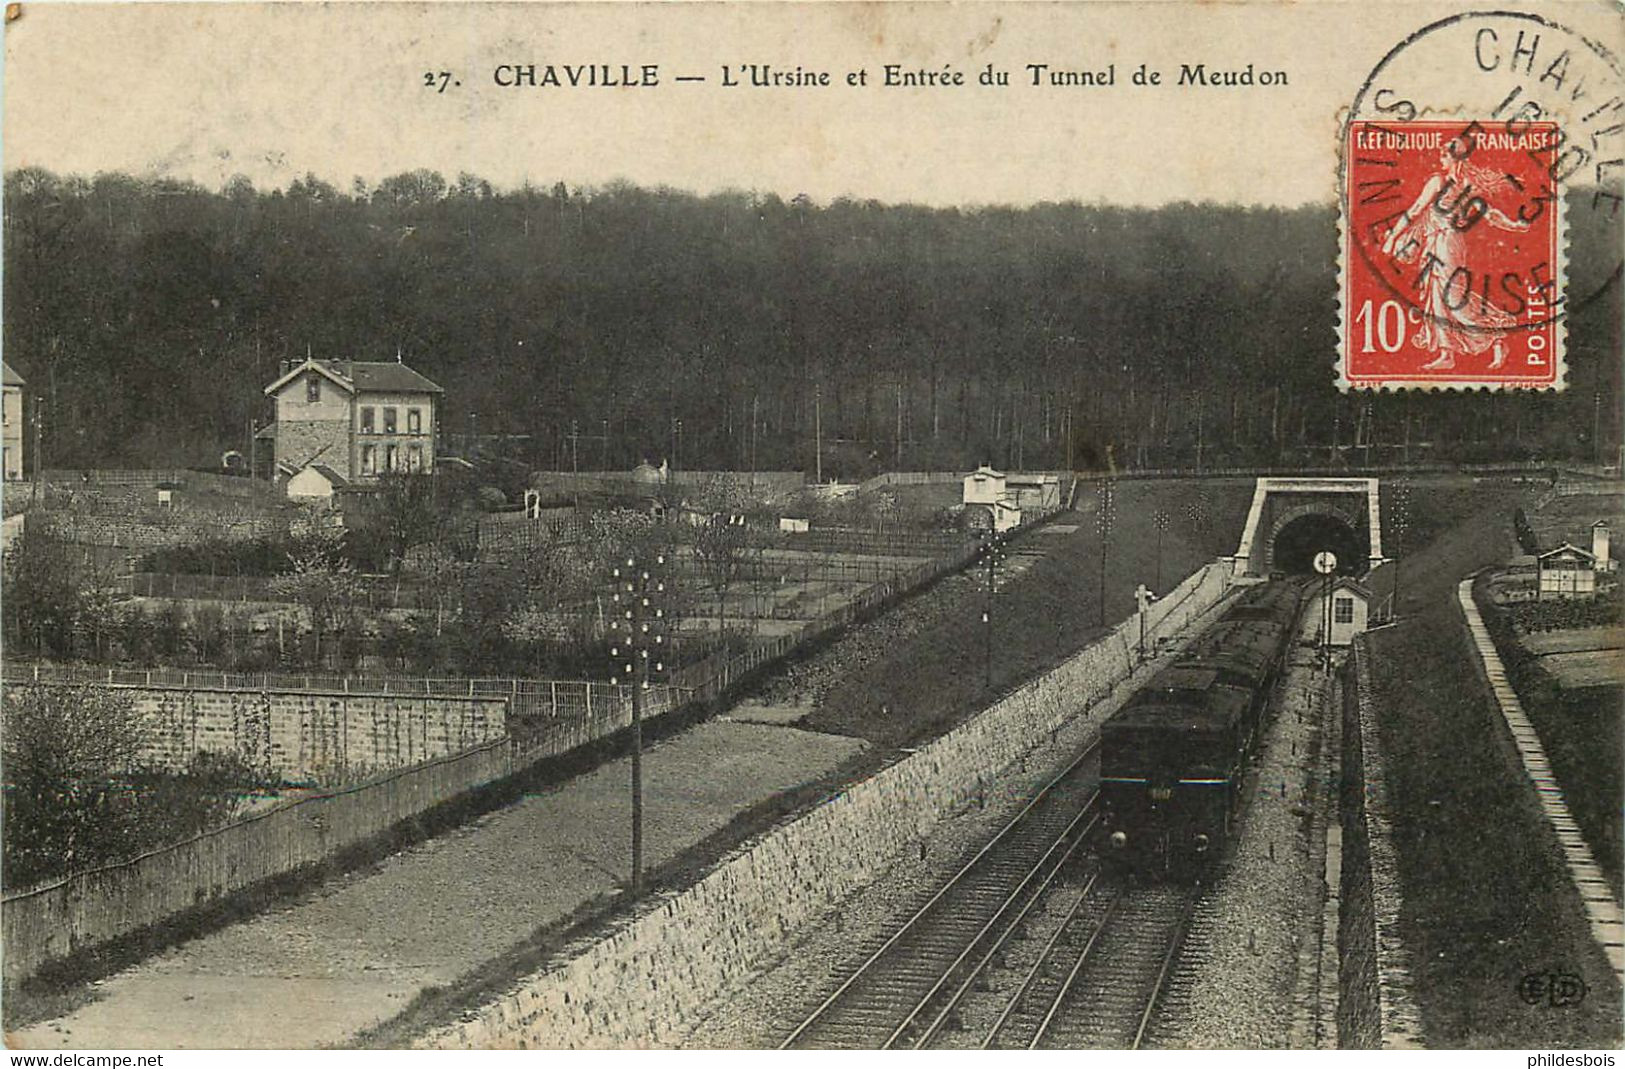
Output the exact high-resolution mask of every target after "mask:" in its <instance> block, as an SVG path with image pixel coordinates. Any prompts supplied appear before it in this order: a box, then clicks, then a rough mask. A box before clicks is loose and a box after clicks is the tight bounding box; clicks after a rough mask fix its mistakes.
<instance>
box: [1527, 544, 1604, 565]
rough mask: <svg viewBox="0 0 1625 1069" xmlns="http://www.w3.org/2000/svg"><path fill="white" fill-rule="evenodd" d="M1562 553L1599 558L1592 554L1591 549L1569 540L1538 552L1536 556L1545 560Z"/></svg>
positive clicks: (1592, 558) (1591, 558) (1586, 557)
mask: <svg viewBox="0 0 1625 1069" xmlns="http://www.w3.org/2000/svg"><path fill="white" fill-rule="evenodd" d="M1561 553H1569V554H1572V555H1574V556H1577V557H1584V558H1585V559H1586V560H1592V561H1594V560H1596V559H1597V558H1596V557H1595V556H1593V555H1592V554H1591V551H1590V550H1586V549H1581V548H1580V547H1579V546H1576V545H1573V544H1572V543H1569V542H1564V543H1563V544H1562V545H1560V546H1557V547H1556V548H1553V549H1548V550H1547V551H1546V552H1544V553H1538V554H1536V558H1537V559H1538V560H1545V559H1546V558H1547V557H1555V556H1557V555H1559V554H1561Z"/></svg>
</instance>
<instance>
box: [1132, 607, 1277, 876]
mask: <svg viewBox="0 0 1625 1069" xmlns="http://www.w3.org/2000/svg"><path fill="white" fill-rule="evenodd" d="M1301 593H1302V591H1301V590H1300V589H1299V587H1298V586H1297V585H1296V584H1286V583H1280V584H1276V583H1271V584H1268V585H1267V586H1265V587H1261V588H1259V589H1258V590H1254V591H1250V592H1249V593H1248V594H1246V595H1244V597H1243V600H1242V601H1241V602H1239V603H1238V604H1236V605H1234V606H1231V607H1230V608H1229V609H1228V610H1226V612H1225V613H1224V615H1223V616H1222V617H1221V618H1220V620H1219V621H1218V622H1217V623H1216V624H1214V625H1213V626H1212V627H1210V628H1209V629H1208V630H1207V631H1205V632H1204V633H1203V634H1202V635H1201V636H1199V637H1198V638H1197V639H1196V640H1195V641H1194V642H1192V643H1191V645H1190V647H1189V648H1188V649H1187V650H1186V651H1185V652H1184V654H1182V655H1181V657H1180V658H1179V659H1178V660H1177V661H1176V662H1175V663H1174V664H1172V665H1170V666H1169V667H1167V668H1164V669H1163V670H1162V671H1160V672H1158V673H1157V674H1156V675H1155V676H1153V677H1152V678H1151V680H1150V681H1149V682H1148V683H1147V684H1146V686H1145V687H1144V688H1143V689H1141V690H1140V691H1139V692H1138V693H1137V694H1136V695H1135V696H1134V697H1133V698H1132V699H1131V700H1130V701H1129V702H1128V703H1127V704H1126V705H1125V706H1124V707H1123V708H1122V709H1120V710H1119V711H1118V712H1117V713H1116V714H1115V715H1114V716H1112V717H1111V718H1110V719H1109V720H1108V721H1107V722H1106V724H1105V725H1104V726H1103V727H1102V729H1101V747H1100V798H1101V808H1102V821H1101V825H1100V827H1101V836H1102V845H1101V849H1102V850H1103V852H1104V853H1106V855H1107V856H1108V858H1109V859H1110V860H1111V862H1112V863H1113V864H1117V865H1121V866H1124V867H1127V868H1131V869H1134V870H1136V871H1139V872H1142V873H1145V874H1148V875H1153V876H1157V877H1162V876H1171V877H1176V878H1189V877H1195V878H1202V877H1204V876H1207V875H1210V874H1211V873H1212V872H1213V870H1214V868H1215V867H1216V865H1217V864H1218V860H1219V857H1220V855H1221V854H1222V852H1223V848H1224V846H1225V844H1226V843H1228V841H1229V839H1230V835H1231V831H1232V826H1233V824H1234V821H1235V818H1236V816H1237V810H1238V807H1239V804H1240V801H1241V783H1242V778H1243V776H1244V775H1245V772H1246V766H1247V759H1248V756H1249V755H1250V754H1251V753H1252V750H1253V748H1254V746H1255V745H1256V743H1257V741H1258V738H1259V734H1260V732H1259V728H1260V726H1261V724H1262V722H1263V719H1264V714H1265V712H1266V710H1267V707H1268V704H1269V698H1270V693H1271V691H1272V690H1273V689H1274V685H1275V681H1276V679H1277V678H1278V677H1279V674H1280V670H1281V666H1282V664H1283V663H1284V662H1285V660H1286V656H1287V651H1288V649H1289V647H1290V645H1291V638H1292V633H1293V631H1292V629H1293V627H1294V626H1295V623H1296V619H1297V613H1298V605H1299V601H1300V598H1301Z"/></svg>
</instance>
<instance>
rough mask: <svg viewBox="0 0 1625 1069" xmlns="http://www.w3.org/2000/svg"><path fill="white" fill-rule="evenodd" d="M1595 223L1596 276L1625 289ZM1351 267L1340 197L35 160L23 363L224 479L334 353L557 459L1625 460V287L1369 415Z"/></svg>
mask: <svg viewBox="0 0 1625 1069" xmlns="http://www.w3.org/2000/svg"><path fill="white" fill-rule="evenodd" d="M1592 220H1593V215H1592V213H1589V212H1579V213H1575V226H1576V232H1575V233H1574V234H1573V235H1572V238H1573V247H1572V250H1571V261H1572V262H1575V263H1576V264H1577V265H1578V267H1579V270H1580V271H1581V272H1582V273H1584V272H1585V271H1586V270H1587V267H1588V265H1589V266H1590V267H1591V268H1592V270H1591V272H1590V273H1592V274H1593V275H1595V274H1597V273H1598V271H1600V272H1601V273H1602V274H1606V272H1607V267H1606V266H1604V267H1601V268H1596V265H1598V264H1606V263H1617V261H1618V256H1619V249H1618V247H1617V235H1616V234H1615V233H1614V232H1613V231H1612V230H1611V229H1609V228H1606V227H1599V226H1597V225H1595V224H1594V223H1593V221H1592ZM1335 254H1336V226H1335V213H1334V212H1333V210H1332V209H1331V208H1330V207H1329V206H1327V207H1305V208H1299V209H1293V210H1286V209H1259V208H1239V207H1226V206H1215V205H1211V204H1199V205H1193V204H1176V205H1171V206H1167V207H1164V208H1160V209H1154V210H1148V209H1124V208H1114V207H1104V206H1093V205H1083V204H1077V203H1064V204H1040V205H1037V206H1033V207H1029V208H1003V207H986V208H974V209H970V208H967V209H928V208H922V207H917V206H910V205H888V204H880V203H876V202H872V201H869V202H859V201H851V200H841V201H836V202H834V203H831V204H827V205H818V204H813V203H811V202H809V201H807V200H806V199H805V198H802V197H797V198H793V199H789V200H785V199H781V198H780V197H778V196H775V195H772V194H753V193H744V192H727V193H718V194H714V195H710V196H696V195H692V194H688V193H680V192H673V191H669V190H664V189H643V188H638V187H633V186H629V185H615V184H612V185H610V186H608V187H605V188H600V189H586V190H583V189H575V188H566V186H565V185H564V184H562V183H561V184H558V185H555V186H553V187H552V188H551V189H545V188H536V187H532V186H526V187H524V188H520V189H517V190H506V191H504V190H497V189H493V188H492V187H491V186H490V185H489V184H488V183H486V182H484V181H482V180H480V179H479V178H477V177H474V176H471V175H466V174H465V175H461V176H459V177H458V178H457V179H456V180H455V181H453V182H447V181H446V180H445V179H444V178H442V177H441V176H440V175H438V174H435V173H431V172H424V171H419V172H413V173H410V174H403V175H399V176H396V177H393V178H389V179H387V180H385V181H382V182H380V183H378V184H377V185H376V186H375V187H370V186H368V185H367V184H365V183H363V182H361V181H360V180H357V181H356V182H355V183H354V184H353V185H352V187H351V188H350V189H348V190H340V189H336V188H334V187H333V186H331V185H328V184H326V183H324V182H322V181H320V180H318V179H316V178H314V177H307V178H306V179H304V180H301V181H297V182H294V183H293V184H292V185H291V186H289V187H288V188H287V189H278V190H272V191H262V190H256V189H255V188H254V187H253V186H252V185H251V184H250V183H249V182H248V181H247V180H246V179H241V178H239V179H236V180H233V181H232V182H230V183H228V184H227V185H226V187H225V188H224V189H222V190H220V191H218V192H215V191H211V190H207V189H204V188H202V187H200V186H197V185H193V184H188V183H182V182H175V181H167V180H147V179H139V178H132V177H130V176H128V175H123V174H99V175H97V176H95V177H94V178H83V177H77V176H66V177H64V176H57V175H54V174H51V173H48V172H44V171H40V170H32V169H30V170H21V171H13V172H10V173H8V174H7V175H6V187H5V285H4V300H5V306H4V311H5V334H4V345H5V355H6V359H7V361H8V363H10V364H11V365H12V366H13V367H14V368H16V369H17V370H18V371H19V372H20V373H21V374H22V375H24V376H25V377H26V378H27V380H28V393H29V403H30V409H31V414H32V412H33V411H34V410H35V409H36V408H37V411H38V412H39V413H40V415H41V416H42V426H41V433H42V439H43V452H44V454H45V456H46V464H47V466H50V467H88V466H98V467H117V466H157V465H171V464H183V465H186V464H189V465H206V464H211V463H215V462H217V461H218V458H219V457H220V455H221V452H222V451H223V450H225V449H230V448H237V449H242V448H243V447H244V445H245V441H246V437H247V433H248V432H247V428H248V424H249V421H250V420H252V419H258V420H261V421H262V422H263V421H264V420H266V419H268V418H269V416H270V411H269V408H268V405H267V403H266V402H265V400H264V398H263V397H262V395H261V392H260V391H261V388H262V387H263V386H264V385H265V384H267V383H268V382H270V381H271V380H272V379H273V378H275V377H276V374H277V372H278V368H279V366H280V362H281V361H283V360H288V359H298V358H302V357H304V356H305V355H306V354H307V353H308V354H311V355H314V356H317V357H327V358H351V359H371V360H387V359H394V358H395V357H396V356H397V354H399V355H400V356H401V357H402V358H403V359H405V360H406V361H407V362H408V363H410V364H411V365H413V366H414V367H416V368H418V369H419V370H421V371H422V372H424V373H425V374H427V375H428V376H429V377H431V378H433V379H435V380H436V381H438V382H440V383H442V384H443V385H444V386H445V387H446V389H447V394H446V399H445V405H444V407H443V409H442V412H441V431H442V434H443V435H444V438H443V441H444V442H445V444H446V445H448V446H450V447H452V448H456V447H457V443H458V437H459V436H460V435H463V434H466V433H469V432H471V431H476V430H477V432H478V433H479V434H480V435H482V436H484V438H483V440H484V441H485V442H487V443H489V442H490V441H491V436H493V435H496V436H502V435H509V436H513V438H512V439H511V440H510V441H509V443H508V447H509V448H511V449H513V450H515V451H517V452H518V453H520V454H521V455H522V457H523V459H525V460H526V461H527V462H529V463H532V464H534V465H537V466H543V467H565V468H568V467H569V466H570V465H571V463H572V461H574V462H575V463H578V464H579V465H580V467H581V468H583V469H588V468H597V467H601V466H604V465H608V466H611V467H616V468H624V467H626V466H629V465H630V464H631V463H633V462H634V461H635V460H636V459H637V458H639V457H640V456H650V457H669V458H670V459H672V460H673V461H674V462H675V463H676V464H677V465H679V466H682V467H689V468H725V467H729V468H744V467H750V466H754V467H759V468H763V469H768V468H804V469H806V470H808V471H811V470H812V469H813V468H814V441H815V437H816V438H817V439H818V440H820V441H821V442H822V443H823V446H824V452H823V456H822V467H823V474H824V476H825V477H826V478H828V477H830V476H831V475H841V476H846V477H851V476H858V475H864V474H868V473H870V472H872V471H876V470H884V469H886V468H891V467H894V466H901V467H903V468H911V469H922V468H929V469H942V468H962V467H965V466H967V465H970V464H974V463H975V462H977V461H979V460H983V459H986V460H991V461H993V462H995V463H998V464H1003V465H1008V466H1012V467H1027V468H1058V467H1063V466H1066V465H1067V464H1068V462H1069V460H1070V461H1071V462H1072V463H1073V464H1074V465H1075V466H1077V467H1102V466H1104V465H1105V464H1106V463H1107V462H1108V460H1109V462H1111V463H1114V464H1117V465H1119V466H1142V467H1144V466H1173V465H1192V464H1202V465H1204V466H1215V465H1220V464H1260V463H1263V464H1287V465H1293V464H1327V463H1329V462H1340V463H1347V464H1358V463H1363V462H1365V461H1368V460H1375V461H1378V462H1391V461H1395V460H1399V459H1401V457H1402V456H1403V455H1407V454H1408V455H1409V456H1410V457H1411V459H1413V460H1425V459H1434V460H1491V459H1513V458H1520V457H1526V456H1536V455H1538V456H1542V457H1559V456H1565V457H1573V458H1577V459H1582V460H1591V459H1593V458H1598V457H1601V458H1606V457H1609V456H1612V455H1614V454H1615V452H1616V450H1617V448H1618V440H1619V432H1618V430H1617V415H1616V409H1617V403H1618V399H1619V373H1620V372H1619V368H1618V366H1617V363H1616V361H1615V360H1614V358H1613V356H1612V355H1611V354H1617V352H1618V350H1619V341H1618V327H1617V324H1618V322H1619V319H1620V314H1621V304H1620V295H1619V289H1620V287H1619V282H1618V278H1617V277H1616V278H1615V279H1614V280H1613V282H1612V283H1611V284H1610V285H1609V287H1608V288H1607V289H1606V290H1605V291H1604V292H1603V295H1602V296H1601V297H1600V298H1599V299H1596V300H1592V301H1590V302H1588V303H1587V304H1585V305H1584V306H1583V307H1580V308H1578V309H1576V311H1575V312H1574V314H1573V315H1572V316H1571V317H1570V326H1569V345H1568V351H1569V368H1570V370H1569V383H1570V388H1569V390H1568V391H1567V392H1566V393H1565V394H1563V395H1561V396H1558V397H1553V396H1550V395H1548V396H1528V395H1523V396H1507V395H1493V396H1492V395H1478V396H1474V397H1461V396H1446V397H1421V396H1414V395H1412V396H1405V395H1400V396H1392V395H1382V396H1372V395H1363V396H1362V395H1355V396H1352V397H1342V396H1340V395H1339V394H1338V393H1337V391H1336V390H1335V389H1334V387H1333V385H1332V365H1333V359H1334V351H1335V333H1334V330H1335V319H1334V315H1335V292H1334V291H1335V276H1334V270H1333V264H1334V258H1335ZM36 399H37V403H36ZM1595 428H1600V429H1601V435H1600V438H1601V440H1600V441H1598V440H1597V439H1596V438H1594V433H1595V430H1594V429H1595ZM572 429H573V430H574V431H575V432H576V437H574V438H572V437H571V432H572ZM1351 446H1353V447H1356V448H1354V449H1352V450H1351V449H1350V447H1351ZM1338 447H1341V448H1338ZM572 452H573V453H574V457H572Z"/></svg>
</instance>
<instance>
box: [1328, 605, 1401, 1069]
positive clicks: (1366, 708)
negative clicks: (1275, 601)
mask: <svg viewBox="0 0 1625 1069" xmlns="http://www.w3.org/2000/svg"><path fill="white" fill-rule="evenodd" d="M1370 656H1371V653H1370V647H1369V646H1367V644H1366V640H1365V636H1363V635H1360V636H1356V637H1355V640H1354V645H1353V648H1352V649H1351V651H1350V655H1349V659H1348V662H1347V666H1346V668H1345V674H1344V678H1343V685H1342V691H1343V759H1342V765H1343V767H1342V791H1341V797H1340V804H1339V808H1340V812H1341V816H1342V831H1343V838H1342V846H1343V854H1342V880H1341V884H1342V886H1341V889H1340V894H1339V897H1340V900H1341V903H1342V915H1341V918H1340V920H1339V925H1338V946H1339V949H1340V958H1339V962H1338V986H1339V991H1340V999H1339V1002H1338V1046H1340V1047H1344V1048H1356V1049H1367V1050H1376V1049H1384V1048H1395V1047H1398V1048H1406V1047H1417V1046H1421V1045H1422V1026H1421V1015H1420V1014H1419V1012H1418V1011H1417V1008H1416V1004H1415V1002H1414V1000H1413V999H1412V997H1411V981H1410V975H1411V974H1410V966H1409V955H1408V953H1407V951H1406V948H1405V945H1404V942H1403V941H1402V940H1401V938H1400V934H1399V908H1400V900H1401V888H1400V882H1399V863H1398V858H1397V856H1396V854H1395V852H1394V845H1393V832H1392V825H1391V824H1390V822H1389V816H1388V814H1389V807H1388V788H1387V782H1386V779H1385V772H1384V767H1383V759H1382V749H1381V744H1380V740H1379V737H1378V734H1377V731H1378V727H1377V717H1376V710H1375V708H1374V707H1373V702H1372V689H1371V668H1370Z"/></svg>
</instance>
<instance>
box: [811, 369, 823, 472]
mask: <svg viewBox="0 0 1625 1069" xmlns="http://www.w3.org/2000/svg"><path fill="white" fill-rule="evenodd" d="M823 482H824V409H823V398H822V394H821V393H820V390H819V388H818V387H817V386H814V387H813V483H814V484H815V485H822V484H823Z"/></svg>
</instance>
